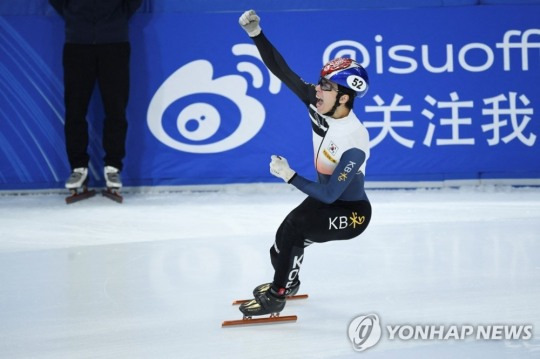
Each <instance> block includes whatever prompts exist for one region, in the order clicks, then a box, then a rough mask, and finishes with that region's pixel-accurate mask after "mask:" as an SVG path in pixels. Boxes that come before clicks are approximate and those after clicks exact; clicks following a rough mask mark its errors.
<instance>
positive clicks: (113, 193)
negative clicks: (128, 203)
mask: <svg viewBox="0 0 540 359" xmlns="http://www.w3.org/2000/svg"><path fill="white" fill-rule="evenodd" d="M101 195H103V196H104V197H107V198H109V199H112V200H113V201H115V202H118V203H122V202H123V201H124V197H122V196H121V195H120V194H119V192H118V190H117V189H111V188H107V189H104V190H102V191H101Z"/></svg>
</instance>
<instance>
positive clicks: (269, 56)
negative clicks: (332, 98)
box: [238, 10, 315, 106]
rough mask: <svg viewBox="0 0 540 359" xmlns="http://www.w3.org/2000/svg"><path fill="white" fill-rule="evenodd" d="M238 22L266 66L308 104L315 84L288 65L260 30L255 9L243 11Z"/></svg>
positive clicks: (311, 98) (312, 98)
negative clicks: (308, 81) (306, 80)
mask: <svg viewBox="0 0 540 359" xmlns="http://www.w3.org/2000/svg"><path fill="white" fill-rule="evenodd" d="M238 22H239V23H240V25H241V26H242V28H243V29H244V30H245V31H246V32H247V33H248V35H249V36H250V37H251V38H252V39H253V42H254V43H255V46H257V49H258V50H259V53H260V54H261V57H262V60H263V62H264V64H265V65H266V67H268V69H269V70H270V71H271V72H272V73H273V74H274V75H276V77H277V78H279V79H280V80H281V81H282V82H283V83H284V84H285V85H286V86H287V87H288V88H289V89H290V90H292V91H293V92H294V93H295V94H296V95H297V96H298V97H299V98H300V100H301V101H302V102H303V103H304V104H305V105H306V106H309V104H310V103H312V102H313V100H314V98H315V86H314V85H312V84H309V83H306V82H305V81H304V80H302V79H301V78H300V76H298V75H297V74H296V73H295V72H294V71H293V70H292V69H291V68H290V67H289V65H288V64H287V62H286V61H285V59H284V58H283V56H281V54H280V53H279V52H278V51H277V49H276V48H275V47H274V45H272V43H270V41H269V40H268V38H267V37H266V36H265V35H264V33H263V32H262V29H261V27H260V18H259V16H258V15H257V14H256V13H255V11H254V10H249V11H246V12H244V13H243V14H242V16H240V19H239V20H238Z"/></svg>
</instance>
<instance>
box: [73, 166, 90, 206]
mask: <svg viewBox="0 0 540 359" xmlns="http://www.w3.org/2000/svg"><path fill="white" fill-rule="evenodd" d="M87 185H88V168H86V167H79V168H75V169H74V170H73V172H71V174H70V175H69V177H68V179H67V180H66V188H67V189H69V192H70V193H71V194H70V195H69V196H68V197H66V203H67V204H71V203H74V202H78V201H81V200H83V199H87V198H90V197H93V196H94V195H95V194H96V191H94V190H90V191H89V190H88V186H87Z"/></svg>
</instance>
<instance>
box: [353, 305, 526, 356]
mask: <svg viewBox="0 0 540 359" xmlns="http://www.w3.org/2000/svg"><path fill="white" fill-rule="evenodd" d="M533 334H534V328H533V325H532V324H515V323H512V324H485V323H484V324H477V325H472V324H461V325H458V324H386V325H383V324H382V323H381V320H380V318H379V316H378V315H377V314H366V315H359V316H357V317H355V318H354V319H353V320H352V321H351V322H350V324H349V328H348V336H349V339H350V341H351V343H352V346H353V349H354V350H356V351H359V352H361V351H364V350H366V349H369V348H371V347H373V346H375V345H376V344H377V343H378V342H379V341H380V339H381V338H382V337H383V336H385V337H386V339H387V340H390V341H392V340H402V341H409V340H456V341H460V340H529V339H532V338H533Z"/></svg>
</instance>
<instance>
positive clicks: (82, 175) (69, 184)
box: [66, 167, 88, 190]
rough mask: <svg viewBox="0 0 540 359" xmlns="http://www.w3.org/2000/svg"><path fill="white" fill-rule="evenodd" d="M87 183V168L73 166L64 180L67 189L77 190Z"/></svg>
mask: <svg viewBox="0 0 540 359" xmlns="http://www.w3.org/2000/svg"><path fill="white" fill-rule="evenodd" d="M86 183H88V168H86V167H79V168H75V169H74V170H73V172H71V174H70V175H69V177H68V179H67V180H66V188H67V189H69V190H77V189H78V188H82V187H83V185H86Z"/></svg>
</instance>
